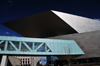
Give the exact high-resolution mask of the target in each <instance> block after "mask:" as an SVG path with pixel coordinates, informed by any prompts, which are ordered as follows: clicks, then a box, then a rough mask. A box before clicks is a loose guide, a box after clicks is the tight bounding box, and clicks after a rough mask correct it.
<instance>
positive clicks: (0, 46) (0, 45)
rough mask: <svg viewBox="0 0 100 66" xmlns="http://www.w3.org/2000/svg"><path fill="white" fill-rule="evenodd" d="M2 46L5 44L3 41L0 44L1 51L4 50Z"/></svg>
mask: <svg viewBox="0 0 100 66" xmlns="http://www.w3.org/2000/svg"><path fill="white" fill-rule="evenodd" d="M0 41H1V40H0ZM4 46H5V42H3V43H1V44H0V48H1V50H2V51H4Z"/></svg>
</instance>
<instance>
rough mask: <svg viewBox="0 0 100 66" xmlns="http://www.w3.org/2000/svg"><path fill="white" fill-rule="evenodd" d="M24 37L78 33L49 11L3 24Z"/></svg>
mask: <svg viewBox="0 0 100 66" xmlns="http://www.w3.org/2000/svg"><path fill="white" fill-rule="evenodd" d="M3 25H5V26H7V27H8V28H10V29H12V30H14V31H15V32H17V33H19V34H20V35H22V36H24V37H33V38H45V37H52V36H58V35H65V34H72V33H77V31H75V30H74V29H73V28H72V27H71V26H69V25H68V24H66V23H65V22H64V21H63V20H62V19H60V18H59V17H58V16H56V15H55V14H54V13H53V12H52V11H47V12H43V13H39V14H35V15H31V16H27V17H23V18H20V19H16V20H12V21H9V22H5V23H3Z"/></svg>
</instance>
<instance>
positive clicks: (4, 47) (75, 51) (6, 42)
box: [0, 36, 84, 55]
mask: <svg viewBox="0 0 100 66" xmlns="http://www.w3.org/2000/svg"><path fill="white" fill-rule="evenodd" d="M0 54H19V55H21V54H23V55H82V54H84V52H83V51H82V50H81V48H80V47H79V46H78V45H77V44H76V42H75V41H73V40H54V39H40V38H21V37H7V36H0Z"/></svg>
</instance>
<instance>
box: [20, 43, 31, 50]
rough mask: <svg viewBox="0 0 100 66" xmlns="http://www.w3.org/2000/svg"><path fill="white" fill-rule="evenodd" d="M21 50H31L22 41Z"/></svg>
mask: <svg viewBox="0 0 100 66" xmlns="http://www.w3.org/2000/svg"><path fill="white" fill-rule="evenodd" d="M21 51H29V49H28V48H27V47H26V46H25V45H24V44H23V43H22V46H21Z"/></svg>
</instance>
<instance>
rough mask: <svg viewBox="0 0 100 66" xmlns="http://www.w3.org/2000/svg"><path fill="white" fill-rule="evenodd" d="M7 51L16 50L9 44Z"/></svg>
mask: <svg viewBox="0 0 100 66" xmlns="http://www.w3.org/2000/svg"><path fill="white" fill-rule="evenodd" d="M7 50H8V51H16V50H15V49H14V47H13V46H12V45H11V44H10V43H9V42H8V46H7Z"/></svg>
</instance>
